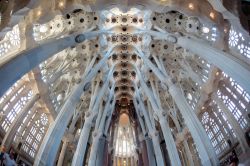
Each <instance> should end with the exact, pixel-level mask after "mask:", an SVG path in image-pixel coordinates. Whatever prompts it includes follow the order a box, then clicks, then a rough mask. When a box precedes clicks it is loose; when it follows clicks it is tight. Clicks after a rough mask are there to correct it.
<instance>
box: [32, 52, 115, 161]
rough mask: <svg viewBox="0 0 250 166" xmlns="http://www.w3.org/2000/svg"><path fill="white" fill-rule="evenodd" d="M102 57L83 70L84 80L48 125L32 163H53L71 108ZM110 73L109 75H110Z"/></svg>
mask: <svg viewBox="0 0 250 166" xmlns="http://www.w3.org/2000/svg"><path fill="white" fill-rule="evenodd" d="M108 55H109V54H108ZM108 55H107V56H108ZM103 59H104V58H103ZM103 59H102V60H101V61H100V62H99V63H98V64H97V65H96V66H95V67H94V68H92V69H91V70H90V71H89V72H88V73H86V72H85V73H84V74H83V76H82V80H84V81H83V82H82V83H80V84H78V85H76V86H75V87H73V89H72V92H71V94H70V95H69V97H68V99H67V101H66V102H65V103H64V105H63V106H62V108H61V110H60V112H59V114H58V115H57V117H56V120H55V121H54V122H53V123H52V124H51V125H50V128H49V129H48V132H47V134H46V136H45V137H44V139H43V143H42V145H41V147H40V149H39V151H38V153H37V155H36V159H35V163H34V165H52V164H53V163H54V160H55V157H56V153H57V150H58V148H59V146H60V142H61V139H62V137H63V134H64V132H65V130H66V128H67V125H68V123H69V121H70V119H71V117H72V116H73V114H74V111H72V108H75V107H76V105H77V104H78V103H79V101H80V97H81V96H82V95H83V94H84V91H85V90H84V89H85V86H86V85H87V84H88V83H89V82H90V81H91V80H92V78H93V77H95V76H96V74H97V72H98V70H99V69H100V68H101V67H102V65H103V64H102V63H104V62H103ZM111 71H113V69H111ZM110 73H112V72H110ZM110 73H109V75H111V74H110Z"/></svg>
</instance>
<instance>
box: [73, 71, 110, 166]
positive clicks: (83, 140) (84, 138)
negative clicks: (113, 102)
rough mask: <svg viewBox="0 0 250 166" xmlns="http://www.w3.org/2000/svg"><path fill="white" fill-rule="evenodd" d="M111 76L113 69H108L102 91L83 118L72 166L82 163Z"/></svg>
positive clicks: (79, 165)
mask: <svg viewBox="0 0 250 166" xmlns="http://www.w3.org/2000/svg"><path fill="white" fill-rule="evenodd" d="M112 74H113V67H112V68H111V69H110V71H109V73H108V76H107V79H106V81H105V83H104V85H103V87H102V89H101V90H100V92H99V94H98V95H97V96H95V97H94V102H93V108H92V106H90V110H89V112H88V113H87V114H86V116H85V122H84V125H83V128H82V131H81V135H80V138H79V142H78V144H77V149H76V152H75V154H74V157H73V161H72V165H73V166H81V165H82V163H83V156H84V155H85V152H86V146H87V142H88V139H89V133H90V130H91V127H92V121H93V119H94V117H95V116H96V114H97V110H98V105H99V104H98V103H99V102H100V101H101V99H102V97H103V95H104V93H105V92H106V90H107V88H108V86H109V80H110V78H111V76H112Z"/></svg>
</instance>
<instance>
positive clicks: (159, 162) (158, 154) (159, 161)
mask: <svg viewBox="0 0 250 166" xmlns="http://www.w3.org/2000/svg"><path fill="white" fill-rule="evenodd" d="M137 90H138V89H137V88H136V92H137V97H139V95H138V91H137ZM138 100H139V105H138V104H137V101H136V99H134V106H135V109H136V113H137V117H138V120H139V123H140V125H141V128H142V131H143V134H144V135H146V131H145V127H144V124H143V121H142V119H141V115H140V113H139V110H138V109H140V110H141V112H142V114H143V117H144V119H145V123H146V126H147V128H148V130H149V134H150V137H151V138H152V143H153V147H154V153H155V154H154V156H155V159H156V162H157V165H164V162H163V161H164V160H163V156H162V151H161V148H160V143H159V138H158V133H157V131H156V129H155V127H153V126H152V125H151V122H150V121H151V119H149V117H148V114H147V113H146V110H145V107H144V105H143V103H142V101H141V99H140V98H138ZM148 155H150V154H148ZM149 158H150V157H149ZM150 162H152V161H150ZM151 165H152V163H151Z"/></svg>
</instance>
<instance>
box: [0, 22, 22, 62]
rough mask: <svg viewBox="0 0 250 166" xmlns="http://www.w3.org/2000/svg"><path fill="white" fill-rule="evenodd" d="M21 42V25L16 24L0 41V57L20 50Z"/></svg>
mask: <svg viewBox="0 0 250 166" xmlns="http://www.w3.org/2000/svg"><path fill="white" fill-rule="evenodd" d="M20 44H21V40H20V34H19V26H18V25H16V26H14V28H13V29H12V30H11V31H9V32H7V33H6V35H5V37H4V39H3V40H2V41H0V58H1V57H3V56H6V55H7V54H11V53H14V52H16V51H18V49H19V48H20Z"/></svg>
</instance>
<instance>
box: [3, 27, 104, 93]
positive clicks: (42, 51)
mask: <svg viewBox="0 0 250 166" xmlns="http://www.w3.org/2000/svg"><path fill="white" fill-rule="evenodd" d="M103 33H107V31H96V32H87V33H85V34H80V35H77V36H74V35H72V36H67V37H64V38H60V39H56V40H48V41H45V42H44V43H42V44H41V45H39V46H38V47H35V48H33V49H31V50H26V51H24V52H22V53H20V54H18V55H16V56H15V57H14V58H12V59H10V60H8V61H7V62H3V63H1V64H0V77H1V78H4V79H0V85H1V89H0V96H2V95H3V94H4V93H5V92H6V91H7V90H8V89H9V88H10V87H11V86H12V85H13V84H14V83H15V82H16V81H17V80H19V79H20V78H21V77H22V76H23V75H24V74H26V73H28V72H29V71H30V70H32V69H33V68H34V67H36V66H38V65H39V64H40V63H41V62H43V61H45V60H46V59H48V58H50V57H51V56H53V55H55V54H56V53H58V52H60V51H62V50H64V49H66V48H68V47H71V46H74V45H76V44H77V43H81V42H83V41H85V40H86V39H90V38H93V37H96V36H98V35H100V34H103ZM6 73H8V74H7V75H6Z"/></svg>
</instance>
